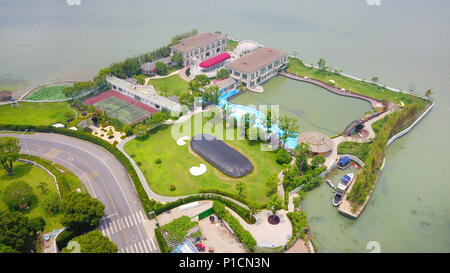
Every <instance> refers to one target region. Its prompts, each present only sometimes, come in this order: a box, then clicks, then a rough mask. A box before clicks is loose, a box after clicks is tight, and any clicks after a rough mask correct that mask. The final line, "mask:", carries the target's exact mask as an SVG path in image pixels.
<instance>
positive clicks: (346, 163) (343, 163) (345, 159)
mask: <svg viewBox="0 0 450 273" xmlns="http://www.w3.org/2000/svg"><path fill="white" fill-rule="evenodd" d="M349 165H350V158H348V157H346V156H344V157H343V158H341V159H339V162H338V164H337V167H338V168H339V169H341V170H343V169H345V168H347V167H348V166H349Z"/></svg>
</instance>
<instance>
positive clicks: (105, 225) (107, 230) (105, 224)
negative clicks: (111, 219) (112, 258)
mask: <svg viewBox="0 0 450 273" xmlns="http://www.w3.org/2000/svg"><path fill="white" fill-rule="evenodd" d="M103 225H104V227H105V231H106V234H107V235H108V238H111V235H110V234H109V229H108V225H107V223H106V221H104V223H103Z"/></svg>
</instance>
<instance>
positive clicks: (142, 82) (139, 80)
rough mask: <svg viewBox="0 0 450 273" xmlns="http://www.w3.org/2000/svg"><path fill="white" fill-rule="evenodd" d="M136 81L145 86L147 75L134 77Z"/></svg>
mask: <svg viewBox="0 0 450 273" xmlns="http://www.w3.org/2000/svg"><path fill="white" fill-rule="evenodd" d="M134 78H135V79H136V82H137V84H140V85H144V84H145V78H146V77H145V75H144V74H141V75H138V76H135V77H134Z"/></svg>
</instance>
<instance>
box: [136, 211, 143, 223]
mask: <svg viewBox="0 0 450 273" xmlns="http://www.w3.org/2000/svg"><path fill="white" fill-rule="evenodd" d="M136 218H137V219H138V221H139V223H142V220H141V218H140V217H139V214H138V213H137V212H136Z"/></svg>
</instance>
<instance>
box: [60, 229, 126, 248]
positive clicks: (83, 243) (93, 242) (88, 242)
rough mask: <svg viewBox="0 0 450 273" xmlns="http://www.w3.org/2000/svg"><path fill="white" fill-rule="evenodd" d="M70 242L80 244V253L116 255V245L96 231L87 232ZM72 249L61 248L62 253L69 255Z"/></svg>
mask: <svg viewBox="0 0 450 273" xmlns="http://www.w3.org/2000/svg"><path fill="white" fill-rule="evenodd" d="M71 242H77V243H79V244H80V251H81V253H117V252H118V250H119V249H118V248H117V245H116V244H114V243H113V242H112V241H111V240H110V239H109V238H108V237H106V236H103V235H102V233H101V232H100V231H98V230H94V231H91V232H89V233H88V234H85V235H81V236H78V237H75V238H73V239H72V240H71ZM71 251H72V249H68V248H67V247H65V248H63V250H62V252H63V253H70V252H71Z"/></svg>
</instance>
